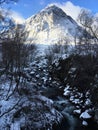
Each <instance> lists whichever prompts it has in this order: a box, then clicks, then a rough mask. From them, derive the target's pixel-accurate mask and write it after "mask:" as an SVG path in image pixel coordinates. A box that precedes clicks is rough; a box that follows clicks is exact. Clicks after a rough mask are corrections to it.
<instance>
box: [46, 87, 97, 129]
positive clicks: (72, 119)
mask: <svg viewBox="0 0 98 130" xmlns="http://www.w3.org/2000/svg"><path fill="white" fill-rule="evenodd" d="M61 95H63V94H61V93H59V92H58V91H57V90H55V89H53V88H49V89H48V90H47V92H45V96H47V97H49V98H51V99H52V100H53V101H54V107H55V109H56V110H58V111H59V112H60V113H62V114H63V116H64V119H63V120H62V122H61V124H59V125H58V126H57V127H53V130H98V126H97V124H96V123H95V122H94V121H93V120H90V121H89V122H88V126H83V125H82V120H81V119H79V117H78V116H75V115H74V114H73V110H75V109H76V108H75V106H74V105H73V104H72V103H71V102H70V101H69V100H68V99H67V98H65V97H64V96H61Z"/></svg>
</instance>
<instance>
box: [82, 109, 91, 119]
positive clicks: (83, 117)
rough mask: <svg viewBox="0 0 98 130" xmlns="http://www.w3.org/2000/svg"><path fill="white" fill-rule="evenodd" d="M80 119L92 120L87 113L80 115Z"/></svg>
mask: <svg viewBox="0 0 98 130" xmlns="http://www.w3.org/2000/svg"><path fill="white" fill-rule="evenodd" d="M80 118H81V119H90V118H92V116H91V115H90V114H89V113H88V111H87V110H86V111H84V112H83V113H82V114H81V115H80Z"/></svg>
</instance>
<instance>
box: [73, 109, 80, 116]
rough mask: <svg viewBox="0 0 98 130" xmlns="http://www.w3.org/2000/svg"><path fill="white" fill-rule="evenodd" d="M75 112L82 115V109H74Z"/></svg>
mask: <svg viewBox="0 0 98 130" xmlns="http://www.w3.org/2000/svg"><path fill="white" fill-rule="evenodd" d="M73 113H74V114H75V115H80V114H81V109H77V110H74V111H73Z"/></svg>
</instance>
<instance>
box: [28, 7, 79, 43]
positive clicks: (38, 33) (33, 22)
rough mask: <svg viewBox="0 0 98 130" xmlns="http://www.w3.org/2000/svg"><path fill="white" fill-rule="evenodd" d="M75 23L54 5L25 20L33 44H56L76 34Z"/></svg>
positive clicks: (76, 26)
mask: <svg viewBox="0 0 98 130" xmlns="http://www.w3.org/2000/svg"><path fill="white" fill-rule="evenodd" d="M77 28H78V25H77V23H76V22H75V21H74V20H73V19H72V18H71V17H70V16H68V15H67V14H66V13H65V12H64V11H63V10H62V9H61V8H59V7H58V6H56V5H48V6H47V7H46V8H45V9H43V10H41V11H40V12H39V13H37V14H36V15H34V16H32V17H30V18H29V19H27V20H26V29H27V31H28V32H29V37H28V38H29V39H30V40H31V39H32V41H33V42H35V43H41V44H47V43H49V44H50V43H58V42H59V41H61V39H63V41H64V40H65V39H66V38H69V39H70V41H71V40H72V39H73V37H74V35H75V34H76V29H77Z"/></svg>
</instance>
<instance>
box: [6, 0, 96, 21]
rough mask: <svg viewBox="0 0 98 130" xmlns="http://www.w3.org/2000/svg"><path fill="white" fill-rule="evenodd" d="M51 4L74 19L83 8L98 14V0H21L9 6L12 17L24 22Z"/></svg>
mask: <svg viewBox="0 0 98 130" xmlns="http://www.w3.org/2000/svg"><path fill="white" fill-rule="evenodd" d="M49 4H56V5H57V6H59V7H60V8H62V9H63V10H64V11H65V12H66V13H67V14H68V15H70V16H71V17H72V18H74V19H76V17H77V15H78V13H79V11H80V10H81V8H86V9H89V10H91V11H92V12H93V13H95V14H96V13H98V0H69V1H68V0H19V1H18V2H17V3H12V4H9V5H7V6H9V7H10V8H11V10H12V17H13V18H14V19H16V20H17V21H19V22H22V21H24V19H27V18H29V17H30V16H32V15H34V14H36V13H38V12H39V11H40V10H42V9H43V8H45V7H46V6H47V5H49Z"/></svg>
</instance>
